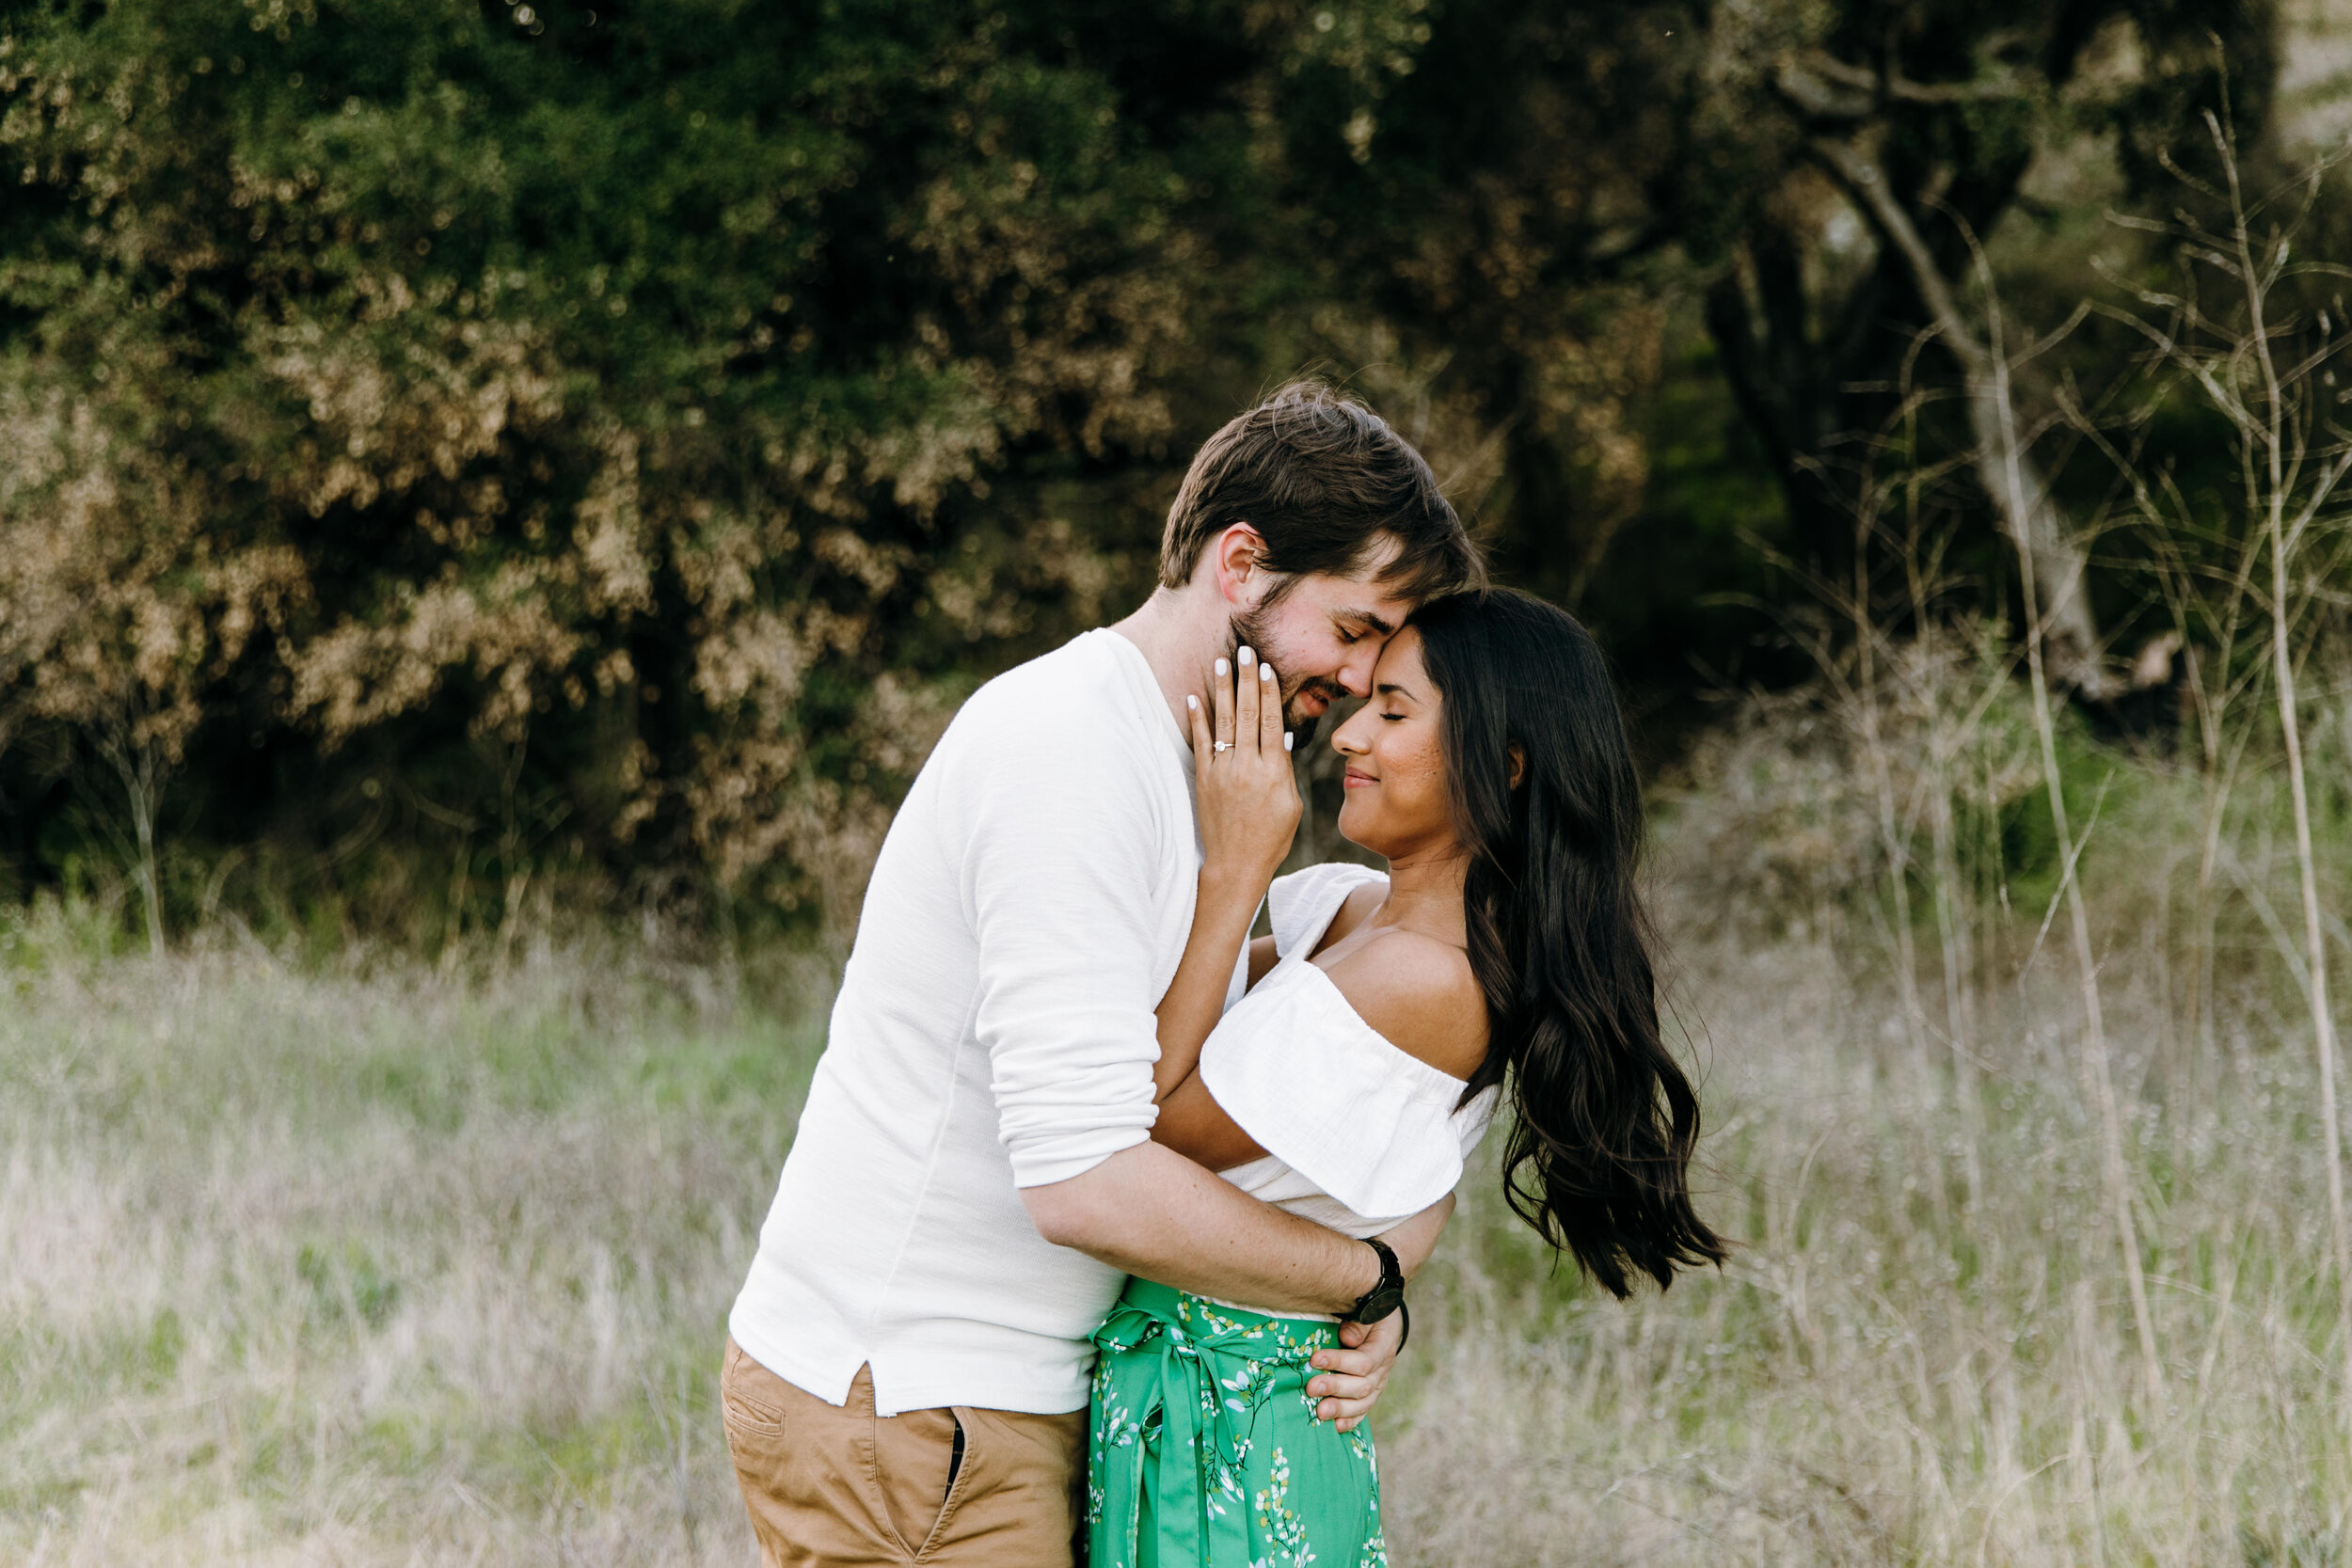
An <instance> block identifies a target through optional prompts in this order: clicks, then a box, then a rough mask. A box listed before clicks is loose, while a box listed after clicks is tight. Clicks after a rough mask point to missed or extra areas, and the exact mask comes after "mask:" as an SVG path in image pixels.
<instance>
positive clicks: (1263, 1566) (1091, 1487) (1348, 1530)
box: [1087, 1279, 1389, 1568]
mask: <svg viewBox="0 0 2352 1568" xmlns="http://www.w3.org/2000/svg"><path fill="white" fill-rule="evenodd" d="M1094 1343H1095V1345H1096V1346H1097V1347H1098V1348H1099V1349H1100V1350H1101V1352H1102V1360H1101V1361H1100V1362H1099V1363H1097V1365H1096V1367H1095V1370H1094V1403H1093V1410H1092V1413H1091V1428H1092V1431H1091V1436H1092V1442H1091V1444H1090V1446H1089V1474H1088V1477H1087V1538H1088V1542H1089V1559H1088V1561H1089V1568H1307V1564H1309V1563H1319V1564H1321V1565H1322V1568H1387V1564H1388V1560H1389V1553H1388V1546H1387V1544H1386V1543H1385V1542H1383V1541H1382V1540H1381V1538H1380V1469H1379V1463H1378V1461H1377V1460H1376V1459H1375V1456H1374V1454H1373V1448H1372V1433H1371V1431H1370V1430H1369V1429H1368V1428H1367V1427H1363V1426H1359V1427H1358V1428H1357V1429H1356V1430H1355V1431H1353V1432H1351V1433H1344V1434H1343V1433H1339V1432H1337V1431H1335V1430H1334V1429H1333V1428H1332V1427H1331V1426H1330V1425H1329V1424H1328V1423H1326V1422H1321V1421H1317V1420H1316V1419H1315V1403H1316V1402H1315V1401H1314V1400H1312V1399H1311V1398H1309V1397H1308V1394H1307V1381H1308V1379H1310V1378H1311V1377H1313V1376H1314V1375H1315V1370H1314V1368H1313V1367H1311V1366H1310V1365H1309V1364H1308V1357H1310V1356H1311V1355H1313V1354H1314V1353H1315V1352H1316V1351H1318V1350H1321V1349H1323V1348H1324V1347H1326V1346H1328V1345H1336V1344H1338V1343H1339V1334H1338V1331H1337V1328H1336V1326H1335V1325H1334V1324H1331V1323H1317V1322H1315V1321H1313V1320H1312V1319H1305V1318H1270V1317H1267V1316H1265V1315H1264V1314H1263V1313H1260V1312H1245V1311H1241V1310H1239V1309H1238V1308H1235V1307H1218V1306H1216V1305H1215V1304H1214V1303H1211V1302H1206V1301H1203V1300H1201V1299H1200V1297H1199V1296H1195V1295H1187V1294H1185V1293H1184V1291H1173V1290H1170V1289H1168V1287H1167V1286H1165V1285H1154V1284H1152V1282H1151V1281H1150V1280H1148V1279H1131V1280H1129V1281H1128V1282H1127V1291H1126V1293H1125V1294H1124V1295H1122V1296H1120V1300H1119V1305H1118V1306H1117V1307H1114V1308H1112V1310H1111V1315H1110V1316H1109V1317H1108V1318H1106V1319H1104V1322H1103V1326H1102V1327H1101V1328H1099V1329H1097V1330H1095V1333H1094Z"/></svg>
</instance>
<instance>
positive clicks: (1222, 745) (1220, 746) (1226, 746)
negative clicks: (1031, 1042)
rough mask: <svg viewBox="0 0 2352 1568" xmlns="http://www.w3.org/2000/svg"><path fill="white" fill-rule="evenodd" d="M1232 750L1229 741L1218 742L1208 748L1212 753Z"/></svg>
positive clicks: (1231, 744)
mask: <svg viewBox="0 0 2352 1568" xmlns="http://www.w3.org/2000/svg"><path fill="white" fill-rule="evenodd" d="M1232 749H1233V743H1232V741H1230V740H1220V741H1218V742H1216V744H1215V745H1214V746H1211V747H1210V748H1209V750H1211V751H1212V752H1230V751H1232Z"/></svg>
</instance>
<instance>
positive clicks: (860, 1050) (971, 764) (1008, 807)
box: [728, 631, 1200, 1415]
mask: <svg viewBox="0 0 2352 1568" xmlns="http://www.w3.org/2000/svg"><path fill="white" fill-rule="evenodd" d="M1199 870H1200V840H1199V837H1198V834H1197V831H1196V828H1195V825H1194V817H1193V804H1192V763H1191V757H1190V753H1189V752H1188V750H1187V748H1186V744H1185V740H1184V734H1183V732H1182V731H1181V730H1179V729H1178V728H1177V725H1176V721H1175V718H1174V716H1173V715H1172V714H1170V713H1169V711H1168V704H1167V701H1166V700H1165V698H1164V697H1163V696H1162V695H1161V692H1160V689H1159V685H1158V683H1157V681H1156V680H1155V679H1154V678H1153V676H1152V669H1151V666H1150V665H1149V664H1148V663H1146V662H1145V660H1144V657H1143V654H1142V652H1141V650H1139V649H1138V648H1136V646H1135V644H1134V643H1132V642H1129V641H1127V640H1126V639H1125V638H1124V637H1121V636H1120V635H1119V634H1118V633H1116V632H1112V631H1092V632H1089V633H1087V634H1086V635H1085V636H1082V637H1079V638H1077V639H1075V640H1074V641H1071V642H1069V643H1067V644H1066V645H1064V646H1063V647H1061V648H1059V649H1057V650H1056V651H1055V652H1053V653H1051V654H1048V655H1046V656H1045V657H1042V658H1039V659H1035V660H1033V661H1031V662H1030V663H1027V664H1025V665H1022V666H1021V667H1020V668H1018V669H1016V670H1013V671H1010V672H1009V673H1006V674H1004V675H1001V676H999V677H997V678H996V679H995V680H993V681H991V682H989V683H988V685H986V686H984V687H982V688H981V689H979V690H978V691H977V692H976V693H975V694H974V695H973V697H972V699H971V700H970V701H969V702H967V703H966V704H965V705H964V706H963V709H962V711H961V712H960V713H959V714H958V715H957V716H956V719H955V722H954V723H953V724H951V725H950V726H949V727H948V730H947V733H946V736H944V737H943V738H942V739H941V741H940V743H939V745H938V747H937V749H936V750H934V751H933V752H932V753H931V756H930V761H928V762H927V763H925V764H924V766H923V769H922V771H921V772H920V773H919V774H917V775H916V777H915V781H914V788H913V789H912V790H911V791H910V792H909V794H908V796H907V799H906V802H905V804H904V805H903V806H902V807H901V808H900V809H899V812H898V818H897V820H896V821H894V822H893V823H892V824H891V829H890V833H889V836H888V837H887V838H886V839H885V840H884V841H883V844H882V856H881V859H880V860H879V861H878V862H877V863H876V864H875V867H874V876H873V880H872V882H871V883H870V884H869V886H868V887H867V889H866V905H865V911H864V913H863V915H862V917H861V918H860V919H859V921H858V929H857V940H856V942H855V944H854V946H853V947H852V949H851V951H850V962H849V967H848V969H847V971H846V973H845V974H844V976H843V979H842V986H841V993H840V996H839V998H838V1000H837V1001H836V1002H835V1003H834V1011H833V1026H832V1032H831V1035H830V1037H829V1038H828V1040H827V1043H826V1049H825V1053H824V1056H823V1058H822V1060H820V1061H819V1062H818V1066H817V1075H816V1080H815V1082H814V1084H813V1085H811V1087H810V1089H809V1096H808V1103H807V1106H806V1108H805V1109H804V1110H803V1111H802V1113H801V1122H800V1131H799V1132H798V1134H797V1136H796V1137H795V1139H794V1141H793V1145H792V1151H791V1154H790V1156H789V1157H788V1158H787V1160H786V1162H785V1166H784V1178H783V1180H782V1181H781V1182H780V1183H779V1184H778V1187H777V1189H776V1197H775V1203H774V1205H773V1207H771V1209H770V1210H769V1213H768V1220H767V1224H766V1225H765V1226H764V1227H762V1228H761V1231H760V1239H759V1251H758V1255H757V1256H756V1257H755V1259H753V1261H752V1268H751V1275H750V1277H749V1278H748V1279H747V1280H746V1281H745V1283H744V1286H743V1290H742V1293H741V1294H740V1295H739V1296H738V1297H737V1298H736V1303H735V1309H734V1311H733V1313H732V1314H731V1315H730V1317H729V1319H728V1327H729V1329H730V1330H731V1331H732V1332H733V1334H734V1336H735V1338H736V1341H737V1342H738V1343H739V1344H740V1345H741V1346H742V1347H743V1349H744V1350H745V1351H746V1352H747V1353H749V1354H751V1356H752V1357H753V1358H754V1359H755V1360H756V1361H758V1362H759V1363H760V1364H761V1365H762V1366H765V1367H767V1368H768V1369H769V1370H771V1371H773V1372H775V1373H776V1374H777V1375H778V1376H780V1377H783V1378H784V1379H786V1380H787V1382H790V1383H792V1384H794V1385H796V1386H799V1387H802V1388H804V1389H806V1390H807V1391H808V1392H810V1393H812V1394H815V1395H818V1397H819V1398H822V1399H825V1400H828V1401H831V1402H833V1403H835V1404H840V1403H842V1402H845V1401H846V1400H847V1399H848V1397H849V1389H850V1380H851V1379H852V1378H853V1377H855V1376H856V1373H857V1369H858V1367H859V1366H860V1365H861V1364H865V1363H870V1364H871V1365H872V1367H873V1374H874V1401H875V1405H876V1408H877V1409H878V1410H880V1411H881V1412H882V1414H884V1415H889V1414H894V1413H896V1412H898V1411H901V1410H917V1409H924V1408H929V1407H931V1406H937V1405H949V1404H962V1405H977V1406H981V1407H985V1408H990V1409H997V1410H1013V1411H1028V1412H1035V1413H1050V1412H1057V1411H1066V1410H1075V1409H1078V1408H1079V1407H1080V1406H1082V1405H1084V1404H1085V1403H1086V1402H1087V1380H1088V1375H1089V1371H1090V1370H1091V1367H1092V1363H1093V1347H1092V1346H1091V1345H1090V1344H1089V1342H1088V1336H1089V1335H1090V1334H1091V1333H1092V1332H1093V1331H1094V1329H1095V1327H1096V1325H1097V1324H1099V1323H1101V1322H1102V1321H1103V1316H1104V1313H1105V1312H1106V1311H1108V1310H1109V1308H1110V1307H1111V1304H1112V1302H1113V1301H1114V1300H1115V1299H1116V1297H1117V1296H1118V1294H1119V1291H1120V1285H1121V1282H1122V1279H1123V1276H1122V1275H1120V1273H1119V1272H1118V1271H1117V1270H1115V1269H1112V1268H1110V1267H1108V1266H1107V1265H1105V1264H1103V1263H1098V1262H1096V1261H1095V1260H1094V1259H1091V1258H1089V1257H1087V1256H1086V1255H1084V1254H1083V1253H1078V1252H1073V1251H1071V1250H1069V1249H1067V1248H1063V1247H1057V1246H1054V1245H1052V1244H1050V1243H1047V1242H1046V1241H1044V1240H1043V1239H1042V1238H1041V1237H1040V1236H1039V1235H1038V1233H1037V1230H1036V1227H1034V1226H1032V1225H1031V1223H1030V1221H1029V1217H1028V1213H1027V1211H1026V1210H1025V1209H1024V1208H1023V1206H1022V1202H1021V1197H1020V1194H1019V1192H1018V1190H1017V1189H1019V1188H1021V1187H1030V1186H1041V1185H1044V1184H1046V1183H1049V1182H1055V1181H1061V1180H1067V1179H1069V1178H1071V1177H1073V1176H1077V1175H1080V1174H1082V1173H1083V1172H1085V1171H1087V1170H1089V1169H1091V1168H1092V1167H1093V1166H1094V1165H1096V1164H1099V1163H1101V1162H1102V1161H1103V1160H1104V1159H1106V1158H1108V1157H1109V1156H1110V1155H1112V1154H1115V1153H1117V1152H1118V1151H1119V1150H1120V1149H1122V1148H1128V1147H1130V1146H1132V1145H1135V1144H1138V1143H1141V1142H1143V1141H1144V1140H1145V1139H1147V1138H1148V1137H1149V1136H1150V1135H1151V1127H1152V1118H1153V1108H1152V1063H1153V1062H1154V1061H1155V1060H1156V1059H1157V1056H1158V1045H1157V1041H1156V1038H1155V1034H1154V1024H1153V1020H1152V1008H1153V1007H1154V1006H1156V1005H1157V1004H1158V1002H1159V998H1160V995H1161V993H1162V992H1163V991H1165V990H1167V989H1168V981H1169V980H1170V979H1171V978H1172V977H1173V976H1174V974H1175V973H1176V966H1177V963H1178V960H1179V959H1180V958H1182V957H1183V955H1184V941H1185V937H1186V936H1187V934H1188V933H1189V931H1190V929H1191V926H1192V915H1193V899H1194V892H1195V884H1196V880H1197V878H1198V875H1199Z"/></svg>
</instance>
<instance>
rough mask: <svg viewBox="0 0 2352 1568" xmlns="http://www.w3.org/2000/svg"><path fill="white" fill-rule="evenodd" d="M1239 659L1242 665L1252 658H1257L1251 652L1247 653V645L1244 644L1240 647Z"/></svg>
mask: <svg viewBox="0 0 2352 1568" xmlns="http://www.w3.org/2000/svg"><path fill="white" fill-rule="evenodd" d="M1239 657H1240V658H1241V661H1242V662H1243V663H1244V664H1247V663H1248V662H1249V661H1250V660H1251V659H1253V658H1255V657H1258V656H1257V655H1256V654H1253V653H1251V652H1250V651H1249V648H1248V644H1247V643H1245V644H1244V645H1243V646H1242V650H1241V654H1240V656H1239Z"/></svg>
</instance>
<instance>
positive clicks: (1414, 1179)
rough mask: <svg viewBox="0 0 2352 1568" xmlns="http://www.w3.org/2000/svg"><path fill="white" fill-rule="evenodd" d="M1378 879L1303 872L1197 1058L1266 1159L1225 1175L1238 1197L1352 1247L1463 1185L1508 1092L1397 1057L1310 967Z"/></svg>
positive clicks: (1348, 870)
mask: <svg viewBox="0 0 2352 1568" xmlns="http://www.w3.org/2000/svg"><path fill="white" fill-rule="evenodd" d="M1387 881H1388V879H1387V878H1386V877H1384V876H1382V875H1381V874H1380V873H1379V872H1377V871H1374V870H1371V869H1370V868H1368V867H1365V866H1360V865H1349V864H1344V863H1333V864H1326V865H1313V866H1309V867H1308V868H1307V869H1306V870H1304V871H1299V872H1295V873H1293V874H1292V875H1290V876H1288V877H1282V878H1279V879H1276V881H1275V883H1274V886H1273V887H1272V888H1271V889H1270V890H1269V891H1268V893H1267V895H1266V900H1267V905H1268V914H1269V917H1270V918H1271V920H1272V923H1273V926H1274V949H1275V953H1276V955H1277V961H1276V963H1275V965H1274V967H1273V969H1271V970H1269V971H1268V972H1267V973H1266V975H1265V977H1264V978H1263V979H1262V980H1260V981H1259V982H1258V983H1257V985H1256V986H1254V987H1252V988H1251V989H1250V990H1249V991H1248V994H1246V995H1244V996H1243V997H1242V998H1241V999H1240V1000H1239V1001H1237V1002H1235V1003H1234V1004H1233V1005H1232V1006H1231V1007H1229V1008H1228V1009H1227V1010H1226V1013H1225V1016H1224V1018H1223V1019H1222V1020H1220V1021H1219V1022H1218V1023H1217V1026H1216V1030H1215V1031H1214V1032H1212V1033H1211V1034H1210V1036H1209V1037H1208V1040H1207V1042H1206V1043H1205V1044H1203V1045H1202V1046H1201V1048H1200V1082H1201V1084H1202V1085H1203V1086H1205V1087H1206V1088H1207V1089H1208V1091H1209V1093H1210V1094H1211V1095H1213V1096H1215V1097H1216V1102H1217V1104H1218V1105H1220V1106H1222V1107H1223V1108H1224V1111H1225V1114H1226V1115H1227V1116H1229V1117H1232V1118H1233V1121H1234V1123H1235V1124H1236V1125H1237V1126H1239V1127H1240V1128H1241V1130H1242V1131H1243V1132H1247V1133H1248V1134H1249V1135H1250V1137H1251V1138H1253V1139H1255V1140H1256V1141H1257V1143H1258V1146H1259V1147H1260V1148H1263V1149H1264V1150H1265V1151H1266V1154H1265V1158H1263V1159H1261V1160H1252V1161H1251V1162H1249V1164H1246V1165H1236V1166H1234V1167H1233V1168H1232V1170H1229V1171H1227V1172H1225V1173H1224V1175H1225V1180H1228V1181H1231V1182H1232V1183H1233V1185H1235V1186H1236V1187H1239V1188H1240V1189H1241V1190H1242V1191H1243V1192H1246V1193H1248V1194H1249V1195H1250V1196H1252V1197H1255V1198H1258V1199H1260V1200H1261V1201H1263V1202H1266V1203H1271V1204H1273V1205H1274V1206H1275V1207H1276V1208H1279V1209H1284V1210H1288V1211H1289V1212H1292V1213H1294V1214H1297V1215H1299V1216H1300V1217H1301V1218H1304V1219H1311V1220H1313V1221H1314V1222H1315V1223H1316V1224H1318V1225H1322V1226H1327V1227H1329V1228H1331V1229H1333V1230H1338V1231H1342V1232H1343V1233H1345V1234H1347V1235H1350V1236H1374V1235H1377V1234H1378V1233H1379V1232H1381V1231H1383V1230H1386V1229H1388V1228H1389V1227H1391V1226H1393V1225H1395V1224H1396V1223H1397V1222H1398V1221H1400V1220H1403V1219H1406V1218H1409V1217H1410V1216H1412V1215H1414V1214H1418V1213H1420V1212H1422V1210H1423V1209H1426V1208H1428V1207H1429V1205H1431V1204H1432V1203H1435V1202H1437V1201H1438V1199H1439V1198H1441V1197H1443V1196H1445V1195H1446V1194H1447V1193H1450V1192H1452V1191H1453V1190H1454V1183H1455V1182H1457V1181H1459V1180H1461V1176H1462V1162H1463V1160H1464V1159H1465V1158H1466V1157H1467V1156H1468V1155H1469V1154H1470V1150H1471V1149H1473V1148H1477V1147H1478V1140H1479V1139H1480V1138H1481V1137H1483V1136H1484V1135H1485V1134H1486V1124H1487V1123H1488V1122H1489V1121H1490V1120H1492V1119H1493V1117H1494V1110H1495V1101H1496V1099H1497V1098H1498V1096H1499V1095H1500V1093H1501V1091H1500V1090H1499V1089H1493V1088H1489V1089H1486V1091H1484V1092H1483V1093H1481V1094H1479V1095H1478V1096H1477V1098H1475V1099H1474V1100H1472V1101H1470V1103H1469V1104H1467V1105H1459V1107H1458V1108H1457V1103H1458V1102H1459V1101H1460V1100H1461V1098H1462V1089H1463V1087H1464V1085H1463V1082H1462V1080H1461V1079H1459V1078H1455V1077H1452V1076H1450V1075H1448V1074H1446V1073H1443V1072H1440V1071H1438V1069H1436V1068H1434V1067H1431V1066H1430V1065H1429V1064H1428V1063H1426V1062H1424V1061H1422V1060H1421V1059H1420V1058H1419V1057H1417V1056H1414V1055H1411V1054H1409V1053H1406V1052H1405V1051H1402V1050H1400V1049H1398V1048H1397V1047H1396V1046H1394V1045H1391V1044H1390V1043H1389V1041H1388V1040H1387V1039H1386V1038H1385V1037H1382V1036H1381V1035H1380V1034H1379V1033H1377V1032H1376V1031H1375V1030H1374V1028H1373V1027H1372V1025H1370V1024H1368V1023H1366V1022H1364V1021H1363V1019H1362V1017H1361V1016H1360V1015H1359V1014H1358V1013H1357V1011H1356V1009H1355V1008H1354V1007H1352V1006H1349V1005H1348V1001H1347V998H1346V997H1344V996H1343V995H1342V994H1340V989H1339V987H1338V986H1336V985H1335V984H1333V983H1332V980H1331V977H1330V975H1328V974H1325V973H1324V972H1323V971H1322V970H1321V969H1319V968H1317V967H1316V966H1315V965H1314V964H1312V963H1311V962H1309V961H1308V955H1309V954H1311V953H1312V952H1313V951H1314V950H1315V945H1316V943H1317V942H1320V941H1321V940H1322V938H1323V933H1324V932H1325V931H1326V930H1327V929H1329V927H1330V925H1331V921H1332V918H1333V917H1334V916H1336V915H1337V914H1338V913H1339V912H1340V906H1341V905H1342V904H1343V903H1345V902H1346V901H1347V895H1349V894H1351V893H1353V892H1355V891H1356V890H1357V889H1358V888H1359V887H1362V886H1364V885H1366V884H1367V883H1371V882H1379V883H1383V884H1385V883H1386V882H1387Z"/></svg>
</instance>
